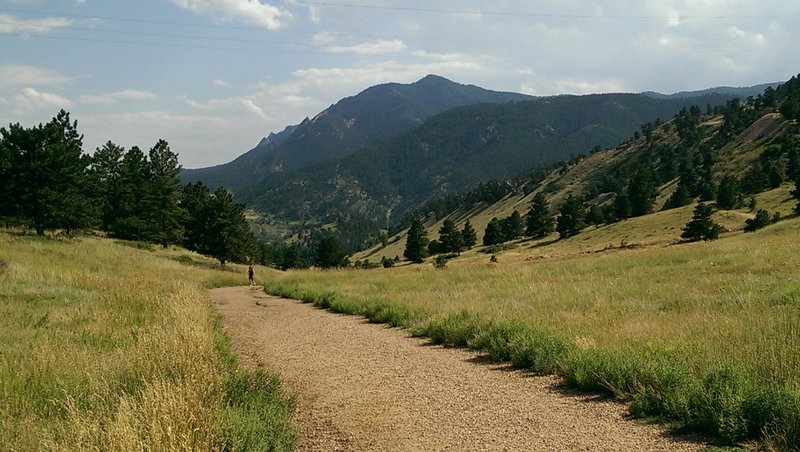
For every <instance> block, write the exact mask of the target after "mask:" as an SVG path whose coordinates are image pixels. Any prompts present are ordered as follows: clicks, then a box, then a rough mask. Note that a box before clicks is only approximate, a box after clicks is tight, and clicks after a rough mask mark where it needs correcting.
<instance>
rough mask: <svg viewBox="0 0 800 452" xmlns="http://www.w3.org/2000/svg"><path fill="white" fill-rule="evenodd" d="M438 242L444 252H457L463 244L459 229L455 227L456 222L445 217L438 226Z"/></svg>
mask: <svg viewBox="0 0 800 452" xmlns="http://www.w3.org/2000/svg"><path fill="white" fill-rule="evenodd" d="M439 242H440V243H441V244H442V245H441V246H442V250H443V251H444V252H446V253H459V252H461V247H462V246H463V244H464V241H463V238H462V237H461V231H459V230H458V229H456V224H455V222H453V220H451V219H449V218H448V219H446V220H444V222H443V223H442V226H441V227H440V228H439Z"/></svg>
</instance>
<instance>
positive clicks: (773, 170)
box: [766, 160, 786, 189]
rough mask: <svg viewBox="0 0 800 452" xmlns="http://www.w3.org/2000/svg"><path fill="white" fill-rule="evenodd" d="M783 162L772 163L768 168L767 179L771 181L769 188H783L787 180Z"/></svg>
mask: <svg viewBox="0 0 800 452" xmlns="http://www.w3.org/2000/svg"><path fill="white" fill-rule="evenodd" d="M783 167H784V165H783V162H782V161H780V160H779V161H777V162H770V164H769V165H768V166H767V170H766V171H767V178H768V179H769V188H773V189H774V188H778V187H780V186H781V184H782V183H783V181H784V180H786V174H785V172H784V170H783Z"/></svg>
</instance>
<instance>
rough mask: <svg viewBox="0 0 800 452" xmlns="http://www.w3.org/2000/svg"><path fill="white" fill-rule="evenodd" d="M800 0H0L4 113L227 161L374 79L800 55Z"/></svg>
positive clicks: (688, 70)
mask: <svg viewBox="0 0 800 452" xmlns="http://www.w3.org/2000/svg"><path fill="white" fill-rule="evenodd" d="M798 38H800V2H798V1H796V0H785V1H765V0H663V1H646V2H643V1H635V0H617V1H610V0H606V1H593V2H588V1H576V0H560V1H556V0H552V1H539V0H534V1H511V0H496V1H494V2H476V1H472V0H462V1H454V0H424V1H423V0H406V1H399V0H330V1H329V0H318V1H317V0H308V1H305V0H282V1H278V0H261V1H260V2H259V1H256V0H137V1H130V0H0V124H2V125H3V126H5V125H7V124H8V123H12V122H14V123H16V122H20V123H22V124H24V125H33V124H37V123H39V122H45V121H48V120H49V119H50V118H51V117H52V116H54V115H55V113H56V112H57V111H58V109H60V108H64V109H66V110H68V111H70V112H71V113H72V116H73V119H77V120H78V127H79V130H80V131H81V132H82V133H83V134H84V135H85V138H84V148H85V150H86V151H92V150H93V149H95V148H96V147H97V146H100V145H101V144H102V143H104V142H105V141H107V140H111V141H114V142H115V143H117V144H120V145H123V146H125V147H130V146H133V145H138V146H140V147H142V148H143V149H148V148H149V147H150V146H152V145H153V144H154V143H155V142H156V141H157V140H158V139H159V138H164V139H166V140H167V141H169V142H170V145H171V147H172V149H173V150H174V151H175V152H177V153H178V154H179V157H180V160H181V162H182V163H183V165H184V166H185V167H190V168H192V167H200V166H207V165H213V164H219V163H224V162H227V161H230V160H231V159H233V158H235V157H236V156H238V155H239V154H241V153H243V152H245V151H247V150H249V149H250V148H251V147H253V146H254V145H255V144H257V143H258V141H259V139H260V138H261V137H263V136H265V135H266V134H268V133H269V132H271V131H280V130H282V129H283V128H284V127H285V126H287V125H290V124H296V123H298V122H300V121H302V119H303V118H304V117H306V116H314V115H315V114H316V113H318V112H319V111H321V110H323V109H324V108H326V107H328V106H329V105H330V104H332V103H335V102H336V101H338V100H339V99H340V98H342V97H346V96H350V95H354V94H356V93H358V92H359V91H361V90H363V89H365V88H367V87H369V86H371V85H375V84H378V83H384V82H391V81H396V82H404V83H407V82H412V81H414V80H417V79H419V78H422V77H423V76H425V75H427V74H430V73H433V74H438V75H442V76H444V77H447V78H449V79H451V80H454V81H457V82H460V83H466V84H475V85H479V86H483V87H486V88H489V89H495V90H503V91H516V92H523V93H527V94H533V95H552V94H562V93H575V94H584V93H595V92H617V91H626V92H640V91H646V90H654V91H659V92H664V93H670V92H675V91H681V90H694V89H703V88H707V87H711V86H719V85H731V86H745V85H753V84H758V83H764V82H773V81H781V80H786V79H787V78H788V77H790V76H791V75H793V74H797V73H798V72H800V64H798V63H799V62H800V59H799V58H798V56H797V55H798V50H800V45H798V44H797V43H798V42H800V39H798Z"/></svg>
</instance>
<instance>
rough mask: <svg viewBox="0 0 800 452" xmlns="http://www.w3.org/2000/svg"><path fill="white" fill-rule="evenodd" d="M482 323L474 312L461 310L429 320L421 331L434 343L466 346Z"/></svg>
mask: <svg viewBox="0 0 800 452" xmlns="http://www.w3.org/2000/svg"><path fill="white" fill-rule="evenodd" d="M482 323H483V322H482V321H481V320H480V319H479V318H478V317H477V316H476V315H475V314H472V313H470V312H468V311H461V312H459V313H457V314H450V315H448V316H446V317H439V318H435V319H433V320H431V321H429V322H428V323H427V325H425V327H424V328H423V330H422V331H421V333H422V334H423V335H425V336H428V337H429V338H431V341H432V342H433V343H434V344H442V345H451V346H457V347H466V346H467V345H469V342H470V341H472V340H473V339H474V338H475V336H476V335H477V334H478V332H479V331H480V330H481V326H482Z"/></svg>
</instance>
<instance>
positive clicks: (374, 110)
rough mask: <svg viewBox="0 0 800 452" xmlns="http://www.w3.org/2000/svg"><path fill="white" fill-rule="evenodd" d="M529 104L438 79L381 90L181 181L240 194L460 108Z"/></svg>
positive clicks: (373, 90) (345, 101) (380, 87)
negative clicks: (252, 187) (259, 184)
mask: <svg viewBox="0 0 800 452" xmlns="http://www.w3.org/2000/svg"><path fill="white" fill-rule="evenodd" d="M528 99H532V97H530V96H526V95H523V94H517V93H503V92H496V91H490V90H486V89H483V88H479V87H477V86H472V85H462V84H459V83H454V82H451V81H450V80H447V79H445V78H443V77H438V76H435V75H428V76H427V77H425V78H423V79H421V80H418V81H417V82H415V83H411V84H400V83H386V84H382V85H377V86H373V87H371V88H368V89H366V90H364V91H362V92H361V93H359V94H357V95H355V96H351V97H347V98H344V99H342V100H340V101H339V102H337V103H336V104H335V105H331V106H330V107H329V108H327V109H325V110H324V111H322V112H320V113H319V114H317V115H316V116H315V117H314V118H311V119H309V118H306V119H305V120H303V121H302V122H301V123H300V124H298V125H296V126H290V127H287V128H286V129H285V130H284V131H283V132H281V133H278V134H271V135H270V136H269V137H268V138H267V139H265V140H262V142H261V143H259V145H258V146H256V147H255V148H254V149H252V150H250V151H249V152H247V153H245V154H244V155H242V156H240V157H238V158H237V159H236V160H234V161H232V162H230V163H226V164H224V165H218V166H214V167H211V168H202V169H197V170H184V171H183V174H182V176H181V177H182V178H183V180H184V181H185V182H194V181H202V182H204V183H205V184H206V185H209V186H210V187H212V188H216V187H217V186H219V185H222V186H225V187H226V188H228V189H230V190H233V191H234V192H238V191H240V190H241V189H243V188H244V187H246V186H249V185H252V184H255V183H258V182H260V181H261V180H263V179H265V178H269V177H270V175H272V174H274V173H281V172H286V171H292V170H296V169H298V168H302V167H304V166H306V165H309V164H313V163H319V162H325V161H329V160H335V159H338V158H342V157H345V156H347V155H349V154H352V153H353V152H355V151H357V150H358V149H360V148H362V147H364V146H366V145H367V144H369V143H371V142H372V141H374V140H376V139H378V138H381V137H386V136H389V135H393V134H396V133H398V132H401V131H404V130H407V129H409V128H411V127H414V126H417V125H419V124H420V123H422V122H423V121H425V120H427V119H428V118H430V117H431V116H433V115H435V114H437V113H440V112H443V111H446V110H449V109H451V108H454V107H459V106H462V105H471V104H479V103H507V102H512V101H521V100H528Z"/></svg>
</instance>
